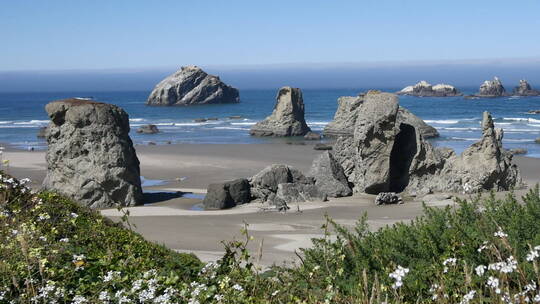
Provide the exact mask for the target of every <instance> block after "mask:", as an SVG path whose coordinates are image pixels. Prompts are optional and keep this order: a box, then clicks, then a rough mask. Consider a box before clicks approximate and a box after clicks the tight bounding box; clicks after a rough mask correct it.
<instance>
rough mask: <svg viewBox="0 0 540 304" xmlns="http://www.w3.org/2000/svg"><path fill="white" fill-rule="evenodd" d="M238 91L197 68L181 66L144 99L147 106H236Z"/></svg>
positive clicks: (238, 99)
mask: <svg viewBox="0 0 540 304" xmlns="http://www.w3.org/2000/svg"><path fill="white" fill-rule="evenodd" d="M238 102H240V94H239V93H238V90H237V89H235V88H233V87H231V86H229V85H226V84H225V83H223V82H222V81H221V80H220V79H219V77H217V76H214V75H209V74H207V73H206V72H204V71H203V70H202V69H201V68H199V67H197V66H187V67H182V68H181V69H180V70H178V71H177V72H176V73H174V74H172V75H170V76H168V77H167V78H165V79H163V80H162V81H161V82H160V83H158V84H157V85H156V87H155V88H154V90H152V93H150V96H149V97H148V100H147V102H146V104H147V105H151V106H187V105H197V104H216V103H238Z"/></svg>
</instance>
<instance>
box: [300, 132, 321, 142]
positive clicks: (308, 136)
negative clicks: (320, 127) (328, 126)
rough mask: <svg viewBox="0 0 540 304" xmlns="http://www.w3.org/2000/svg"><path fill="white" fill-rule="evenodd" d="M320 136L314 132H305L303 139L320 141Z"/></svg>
mask: <svg viewBox="0 0 540 304" xmlns="http://www.w3.org/2000/svg"><path fill="white" fill-rule="evenodd" d="M321 138H322V137H321V134H319V133H315V132H311V131H310V132H307V133H306V135H304V139H307V140H321Z"/></svg>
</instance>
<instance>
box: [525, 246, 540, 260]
mask: <svg viewBox="0 0 540 304" xmlns="http://www.w3.org/2000/svg"><path fill="white" fill-rule="evenodd" d="M539 257H540V246H536V247H534V248H533V249H532V250H531V251H530V252H529V253H528V254H527V261H529V262H532V261H534V260H536V259H537V258H539Z"/></svg>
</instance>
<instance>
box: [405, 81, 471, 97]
mask: <svg viewBox="0 0 540 304" xmlns="http://www.w3.org/2000/svg"><path fill="white" fill-rule="evenodd" d="M397 94H398V95H410V96H417V97H450V96H461V95H463V94H462V93H461V92H460V91H458V89H456V88H455V87H453V86H451V85H449V84H437V85H434V86H433V85H431V84H430V83H428V82H427V81H424V80H422V81H420V82H419V83H417V84H415V85H414V86H408V87H405V88H404V89H403V90H401V91H399V92H397Z"/></svg>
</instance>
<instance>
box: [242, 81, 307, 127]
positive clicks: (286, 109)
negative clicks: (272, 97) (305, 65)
mask: <svg viewBox="0 0 540 304" xmlns="http://www.w3.org/2000/svg"><path fill="white" fill-rule="evenodd" d="M310 131H311V129H310V128H309V127H308V125H307V124H306V120H305V118H304V100H303V98H302V91H301V90H300V89H298V88H291V87H283V88H281V89H279V92H278V94H277V97H276V105H275V106H274V111H273V112H272V114H271V115H270V116H268V117H267V118H266V119H264V120H263V121H260V122H258V123H256V124H255V125H253V126H252V127H251V130H250V131H249V134H251V135H253V136H304V135H306V134H307V133H308V132H310Z"/></svg>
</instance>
